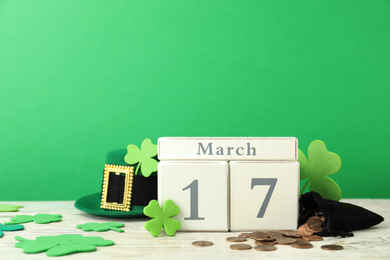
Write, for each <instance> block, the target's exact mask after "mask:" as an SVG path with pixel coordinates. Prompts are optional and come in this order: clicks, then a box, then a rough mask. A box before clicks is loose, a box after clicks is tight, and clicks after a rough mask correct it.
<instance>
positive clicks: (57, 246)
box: [15, 234, 114, 256]
mask: <svg viewBox="0 0 390 260" xmlns="http://www.w3.org/2000/svg"><path fill="white" fill-rule="evenodd" d="M15 239H16V240H18V241H20V242H17V243H16V244H15V247H18V248H23V252H24V253H27V254H35V253H40V252H45V251H47V252H46V255H47V256H62V255H68V254H72V253H77V252H89V251H94V250H96V247H97V246H111V245H113V244H114V242H113V241H111V240H105V239H104V238H102V237H83V236H82V235H73V234H66V235H59V236H40V237H36V238H35V240H30V239H25V238H23V237H19V236H16V237H15Z"/></svg>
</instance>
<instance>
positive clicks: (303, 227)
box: [297, 223, 313, 236]
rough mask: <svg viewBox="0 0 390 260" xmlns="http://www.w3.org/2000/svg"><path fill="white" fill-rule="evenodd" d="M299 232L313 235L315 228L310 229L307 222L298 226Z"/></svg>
mask: <svg viewBox="0 0 390 260" xmlns="http://www.w3.org/2000/svg"><path fill="white" fill-rule="evenodd" d="M297 233H298V235H301V236H308V235H313V230H311V229H309V227H308V225H307V223H305V224H303V225H301V226H300V227H299V228H298V230H297Z"/></svg>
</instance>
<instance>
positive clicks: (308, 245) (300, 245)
mask: <svg viewBox="0 0 390 260" xmlns="http://www.w3.org/2000/svg"><path fill="white" fill-rule="evenodd" d="M291 246H292V247H295V248H305V249H306V248H312V247H313V245H312V244H310V243H293V244H291Z"/></svg>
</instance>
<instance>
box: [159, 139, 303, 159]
mask: <svg viewBox="0 0 390 260" xmlns="http://www.w3.org/2000/svg"><path fill="white" fill-rule="evenodd" d="M158 158H159V159H160V160H162V161H164V160H173V161H178V160H186V161H189V160H211V161H229V160H234V161H238V160H239V161H259V160H267V161H284V160H286V161H296V160H297V159H298V139H297V138H295V137H161V138H159V139H158Z"/></svg>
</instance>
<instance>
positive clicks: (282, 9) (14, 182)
mask: <svg viewBox="0 0 390 260" xmlns="http://www.w3.org/2000/svg"><path fill="white" fill-rule="evenodd" d="M389 84H390V2H389V1H387V0H383V1H379V0H374V1H366V0H345V1H339V0H331V1H305V0H299V1H276V0H267V1H265V0H262V1H255V0H249V1H233V0H232V1H230V0H228V1H214V0H212V1H210V0H196V1H181V0H177V1H175V0H165V1H155V0H152V1H143V0H139V1H138V0H132V1H100V0H93V1H92V0H91V1H89V0H88V1H87V0H83V1H80V0H66V1H50V0H36V1H6V0H0V91H1V93H0V120H1V121H0V122H1V128H0V167H1V170H0V171H1V181H0V183H1V188H0V200H73V199H77V198H79V197H81V196H83V195H87V194H90V193H93V192H99V191H100V185H101V179H102V170H103V168H104V163H105V156H106V153H107V152H108V151H110V150H115V149H119V148H125V147H126V146H127V145H128V144H130V143H132V144H137V145H140V144H141V142H142V140H143V139H144V138H147V137H149V138H151V139H152V140H153V142H156V141H157V138H158V137H162V136H296V137H297V138H298V139H299V147H300V148H301V149H302V150H304V151H305V152H306V151H307V147H308V145H309V143H310V142H311V141H312V140H315V139H322V140H323V141H325V143H326V144H327V146H328V149H329V150H330V151H333V152H336V153H338V154H339V155H340V157H341V158H342V161H343V166H342V168H341V170H340V172H338V173H337V174H335V175H333V176H332V178H333V179H334V180H335V181H336V182H337V183H338V184H339V185H340V187H341V189H342V191H343V198H390V191H389V188H388V184H389V181H390V177H389V176H390V174H389V166H388V165H389V164H388V158H389V157H390V152H389V145H390V142H389V137H388V136H389V131H390V127H389V126H390V125H389V116H390V109H389V97H390V90H389V89H390V85H389Z"/></svg>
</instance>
